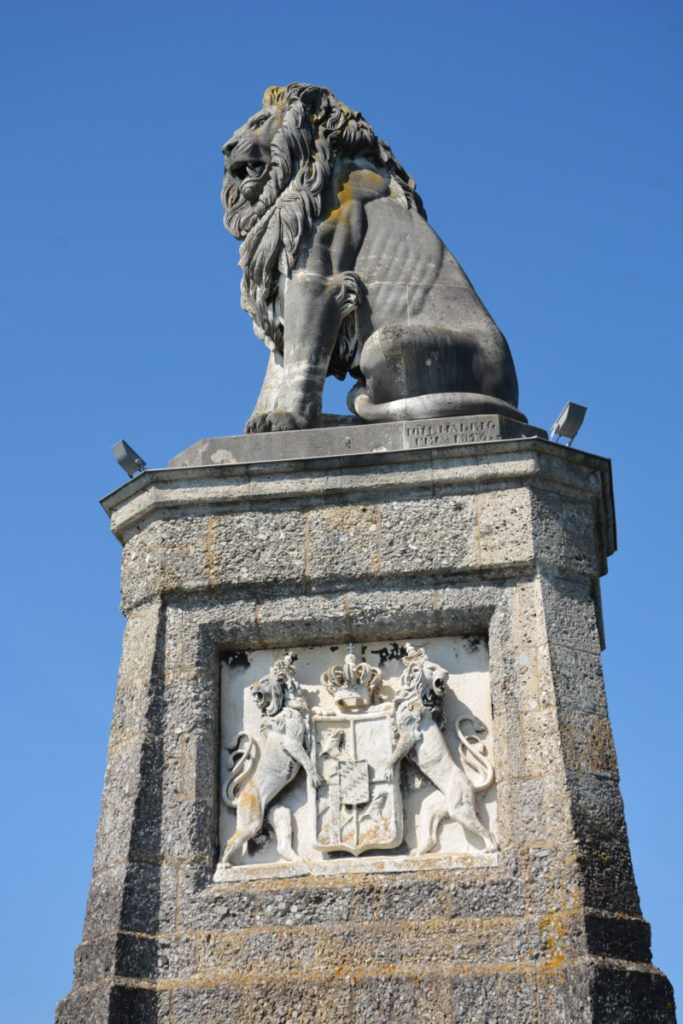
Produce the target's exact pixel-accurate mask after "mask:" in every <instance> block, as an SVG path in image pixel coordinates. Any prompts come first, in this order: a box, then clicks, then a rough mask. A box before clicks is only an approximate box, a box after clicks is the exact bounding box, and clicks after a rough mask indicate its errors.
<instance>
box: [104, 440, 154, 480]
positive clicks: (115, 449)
mask: <svg viewBox="0 0 683 1024" xmlns="http://www.w3.org/2000/svg"><path fill="white" fill-rule="evenodd" d="M111 450H112V453H113V455H114V458H115V459H116V461H117V462H118V464H119V466H120V467H121V469H123V470H125V471H126V473H127V474H128V476H130V477H134V476H135V474H136V473H142V471H143V470H144V469H147V463H146V462H145V460H144V459H143V458H141V456H139V455H138V453H137V452H136V451H135V449H134V448H131V446H130V445H129V444H128V442H127V441H117V442H116V444H113V445H112V446H111Z"/></svg>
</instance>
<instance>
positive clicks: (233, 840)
mask: <svg viewBox="0 0 683 1024" xmlns="http://www.w3.org/2000/svg"><path fill="white" fill-rule="evenodd" d="M235 809H236V811H237V822H236V824H235V831H234V832H233V834H232V835H231V836H230V839H229V840H228V841H227V843H226V844H225V849H224V850H223V853H222V856H221V859H220V863H221V864H229V863H230V862H231V858H232V857H233V856H234V855H235V854H236V853H237V852H238V851H239V849H240V848H241V847H242V846H246V844H247V843H248V842H249V840H250V839H253V838H254V837H255V836H257V835H258V833H259V832H260V831H261V828H262V826H263V809H262V807H261V800H260V798H259V794H258V790H257V789H256V788H255V787H253V786H246V787H245V788H244V789H243V790H242V791H241V793H240V794H239V796H238V797H237V800H236V801H235Z"/></svg>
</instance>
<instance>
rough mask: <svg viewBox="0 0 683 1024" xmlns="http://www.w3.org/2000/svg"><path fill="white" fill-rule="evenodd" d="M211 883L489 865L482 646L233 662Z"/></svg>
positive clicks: (424, 644) (390, 644)
mask: <svg viewBox="0 0 683 1024" xmlns="http://www.w3.org/2000/svg"><path fill="white" fill-rule="evenodd" d="M221 671H222V676H221V764H220V774H221V780H220V781H221V786H220V792H221V813H220V826H219V827H220V836H219V843H220V857H219V862H218V866H217V869H216V873H215V876H214V880H215V881H217V882H229V881H239V880H242V879H245V878H258V877H261V878H262V877H279V876H285V875H300V874H308V873H311V874H332V873H338V872H340V871H345V872H347V871H369V870H375V869H376V870H382V871H405V870H425V869H426V868H429V867H433V868H442V867H444V866H450V865H456V864H462V865H465V864H469V863H477V864H482V863H484V864H487V863H495V861H496V850H497V842H496V838H495V818H496V797H495V790H496V787H495V770H494V763H493V757H492V749H491V700H490V690H489V672H488V650H487V645H486V639H485V638H484V637H480V636H469V637H463V636H455V637H432V638H430V639H428V640H418V639H416V640H413V641H410V642H409V641H401V642H397V641H378V642H375V643H368V644H363V645H349V647H348V649H344V648H340V647H334V646H332V647H308V648H297V649H295V650H291V651H287V650H282V651H255V652H254V651H249V652H230V653H228V654H226V655H225V656H224V657H223V660H222V670H221Z"/></svg>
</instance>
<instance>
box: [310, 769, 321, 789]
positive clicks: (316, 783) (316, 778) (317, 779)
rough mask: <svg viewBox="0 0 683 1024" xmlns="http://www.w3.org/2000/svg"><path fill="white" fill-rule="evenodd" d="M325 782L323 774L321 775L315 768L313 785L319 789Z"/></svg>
mask: <svg viewBox="0 0 683 1024" xmlns="http://www.w3.org/2000/svg"><path fill="white" fill-rule="evenodd" d="M323 782H324V779H323V777H322V775H319V774H318V772H317V771H316V770H315V768H314V769H313V771H312V772H311V785H312V786H313V788H314V789H319V788H320V786H322V784H323Z"/></svg>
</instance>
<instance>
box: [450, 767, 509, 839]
mask: <svg viewBox="0 0 683 1024" xmlns="http://www.w3.org/2000/svg"><path fill="white" fill-rule="evenodd" d="M466 786H467V787H468V788H467V789H462V790H461V791H460V792H459V793H458V794H457V795H456V796H455V797H453V796H451V797H450V798H449V807H448V816H449V817H450V818H451V820H452V821H457V822H458V824H459V825H462V827H463V828H464V829H465V830H466V831H467V832H471V833H472V834H473V835H475V836H478V837H479V838H480V839H481V840H482V842H483V843H484V849H485V850H489V851H492V850H497V849H498V844H497V843H496V841H495V839H494V837H493V835H492V833H491V832H489V830H488V829H487V828H486V826H485V825H484V824H483V823H482V822H481V821H480V820H479V815H478V814H477V810H476V808H475V806H474V793H473V792H472V791H471V789H470V788H469V782H466Z"/></svg>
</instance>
